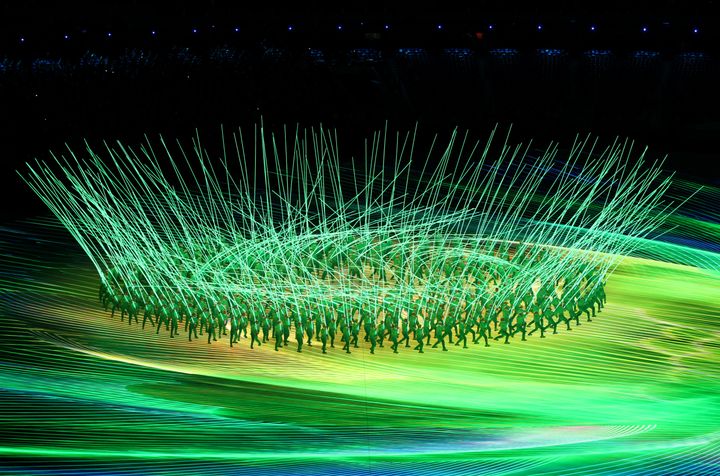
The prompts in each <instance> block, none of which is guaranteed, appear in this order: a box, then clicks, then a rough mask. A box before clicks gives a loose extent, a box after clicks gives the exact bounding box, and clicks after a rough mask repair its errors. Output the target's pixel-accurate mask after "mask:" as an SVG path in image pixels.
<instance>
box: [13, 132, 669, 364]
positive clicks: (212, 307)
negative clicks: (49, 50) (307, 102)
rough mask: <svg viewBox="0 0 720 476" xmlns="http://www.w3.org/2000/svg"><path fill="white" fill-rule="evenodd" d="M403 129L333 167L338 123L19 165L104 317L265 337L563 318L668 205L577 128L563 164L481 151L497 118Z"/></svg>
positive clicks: (637, 173)
mask: <svg viewBox="0 0 720 476" xmlns="http://www.w3.org/2000/svg"><path fill="white" fill-rule="evenodd" d="M416 132H417V131H416V130H415V131H410V132H407V133H402V134H401V133H395V134H391V133H388V132H387V129H386V130H385V131H382V132H377V133H375V134H374V135H373V136H372V137H371V138H370V139H369V140H366V142H365V153H364V157H363V159H362V160H358V159H356V158H352V159H349V160H348V159H346V160H342V159H341V158H340V153H339V147H338V141H337V134H336V133H335V132H332V131H328V130H324V129H322V128H319V129H310V130H304V129H300V128H296V129H294V130H291V131H288V129H287V128H284V129H283V130H281V131H279V133H277V134H275V133H270V132H267V131H265V130H264V128H263V127H262V126H255V127H254V128H253V129H252V130H251V131H243V130H237V131H235V132H234V133H232V134H226V133H225V132H223V133H222V147H223V153H222V154H220V157H219V158H216V159H211V158H210V156H209V155H208V154H207V152H206V151H204V150H203V149H202V147H201V145H200V142H199V139H197V138H196V139H194V140H193V147H192V152H190V151H188V150H186V149H187V147H185V148H183V147H182V145H181V143H180V142H178V143H177V144H175V145H172V146H170V145H168V144H167V143H166V142H165V141H164V140H163V139H162V138H160V139H159V141H157V142H158V143H156V144H153V143H152V142H151V141H148V142H147V143H146V144H144V145H142V146H140V147H139V148H137V149H135V148H132V147H126V146H124V145H122V144H120V143H117V144H116V145H115V146H114V147H110V146H106V150H105V151H104V153H103V154H96V153H95V152H93V151H92V150H91V149H90V148H89V147H88V148H87V150H86V152H85V154H86V157H85V158H79V157H78V156H76V154H75V153H73V152H72V151H68V153H67V154H65V155H61V156H56V155H54V154H53V155H52V157H53V160H52V161H49V163H46V162H37V161H36V163H35V164H33V165H28V167H29V170H28V171H26V172H25V173H23V174H21V175H22V176H23V179H24V180H25V181H26V183H27V184H28V185H29V186H30V187H31V188H32V189H33V190H34V191H35V192H36V193H37V195H38V196H39V197H40V198H41V199H42V200H43V201H44V202H45V203H46V204H47V206H48V207H49V208H50V210H51V211H52V212H53V213H54V214H55V215H56V216H57V218H58V219H59V220H60V221H61V222H62V223H63V224H64V225H65V226H66V227H67V229H68V230H69V232H70V233H71V234H72V235H73V237H74V238H75V239H76V240H77V242H78V243H79V244H80V246H81V247H82V248H83V249H84V250H85V252H86V253H87V255H88V256H89V257H90V259H91V260H92V262H93V264H94V265H95V267H96V268H97V270H98V273H99V275H100V281H101V285H100V293H99V295H100V300H101V302H102V303H103V305H104V306H105V308H106V309H108V310H111V312H112V314H113V316H114V315H115V314H116V313H119V314H120V317H121V319H125V318H126V317H127V319H128V322H129V324H131V325H132V324H133V323H136V324H138V325H139V324H141V323H142V327H145V325H146V323H147V322H149V323H150V324H151V325H152V326H153V330H155V332H160V331H161V330H162V329H165V330H166V331H168V332H170V335H171V336H172V337H175V336H176V335H177V334H178V333H179V332H180V331H181V329H184V331H185V332H187V333H188V338H189V339H191V340H192V339H193V337H195V338H197V337H198V332H199V333H200V335H204V334H207V339H208V342H213V341H215V340H218V339H223V338H227V339H228V340H229V342H230V345H234V344H236V343H239V342H242V341H246V343H247V344H248V345H250V346H253V345H259V344H261V343H265V342H268V341H269V342H270V343H271V345H274V348H275V350H279V349H281V348H283V347H285V346H289V345H290V346H292V347H293V349H295V348H296V347H297V349H296V350H298V351H302V348H303V344H305V345H307V344H310V345H312V342H313V340H315V341H316V342H318V343H320V342H322V351H323V352H326V349H327V344H328V343H329V344H330V348H333V347H335V338H336V333H337V334H339V335H338V340H339V342H342V343H343V344H344V345H343V349H344V350H343V351H344V352H347V353H350V352H351V349H353V348H356V347H358V342H360V343H362V342H367V345H369V346H370V349H371V351H372V352H373V353H374V351H375V348H376V346H377V345H379V346H383V342H384V341H386V340H387V341H388V342H389V343H392V346H391V347H392V349H393V351H395V352H397V350H398V346H399V344H403V345H404V347H408V346H410V345H411V343H412V346H413V348H414V349H416V350H418V351H420V352H423V347H424V345H425V344H426V343H430V342H433V341H434V343H435V346H437V345H442V348H443V350H444V349H446V343H447V344H449V343H455V344H460V343H462V344H463V347H466V346H467V341H468V337H470V341H471V342H475V343H478V342H480V340H483V341H484V344H485V345H488V338H490V339H493V338H495V339H503V340H504V342H506V343H507V342H509V341H510V339H513V338H516V337H517V338H518V340H525V339H526V335H529V334H532V333H534V332H536V331H538V333H539V334H540V337H545V333H546V331H547V332H549V331H552V332H553V333H556V332H558V326H559V325H560V328H561V330H564V329H568V330H569V329H571V328H572V327H571V324H572V325H573V326H577V325H580V317H581V316H582V315H583V314H586V315H587V319H588V320H590V319H591V317H592V316H594V315H595V313H596V309H597V311H599V310H600V309H601V308H602V307H603V305H604V303H605V299H606V296H605V291H604V284H605V281H606V278H607V275H608V274H609V273H610V272H611V271H612V270H613V269H614V267H615V266H616V264H617V263H618V260H619V259H621V258H622V257H623V256H625V255H627V254H629V253H631V252H633V251H634V250H635V249H636V248H637V247H638V243H640V242H641V241H642V240H641V238H644V237H647V236H648V235H649V234H652V233H654V232H655V231H656V230H658V228H659V226H660V225H661V224H662V222H663V220H664V219H665V218H666V217H667V216H668V215H669V214H670V213H671V212H672V211H673V210H672V209H670V205H669V204H667V203H665V202H664V201H663V195H664V194H665V192H666V191H667V189H668V187H669V185H670V177H664V178H663V176H662V175H661V170H660V168H659V166H658V165H657V164H652V165H648V164H646V163H645V162H644V161H643V155H644V153H645V152H642V154H640V156H639V157H637V156H634V155H635V154H634V153H633V151H632V144H630V143H628V142H627V141H625V142H617V141H616V142H615V143H613V144H612V145H610V146H608V147H607V148H605V149H604V150H602V151H601V152H598V151H595V148H596V145H597V144H596V141H591V140H590V139H589V138H586V139H584V140H576V142H575V144H574V145H573V147H572V148H571V149H570V151H569V153H567V154H566V155H567V156H566V157H563V158H558V150H557V147H556V146H555V145H551V146H549V147H548V148H547V149H545V151H544V152H542V153H539V154H537V155H536V156H531V155H530V154H529V153H528V150H529V147H522V146H520V145H516V146H511V145H508V144H507V143H505V144H503V145H501V146H499V147H496V148H497V149H498V150H497V151H495V152H494V153H493V154H491V153H490V151H491V150H492V147H491V145H492V138H493V135H494V131H493V133H492V134H491V135H490V136H489V138H488V139H487V141H484V142H482V143H481V142H480V141H477V142H473V141H470V140H469V139H468V134H461V133H459V132H457V131H455V132H454V133H453V134H452V135H451V137H450V139H449V141H448V142H447V143H445V144H443V145H442V146H439V145H438V140H437V138H436V139H435V140H433V141H432V145H431V146H430V147H429V150H425V151H423V153H422V154H419V153H418V151H417V150H415V145H416ZM491 155H493V156H494V158H493V157H490V156H491ZM563 326H564V327H563ZM248 329H249V331H250V334H248ZM493 332H494V333H495V335H493ZM226 336H227V337H226ZM316 348H317V347H316ZM306 349H307V347H306Z"/></svg>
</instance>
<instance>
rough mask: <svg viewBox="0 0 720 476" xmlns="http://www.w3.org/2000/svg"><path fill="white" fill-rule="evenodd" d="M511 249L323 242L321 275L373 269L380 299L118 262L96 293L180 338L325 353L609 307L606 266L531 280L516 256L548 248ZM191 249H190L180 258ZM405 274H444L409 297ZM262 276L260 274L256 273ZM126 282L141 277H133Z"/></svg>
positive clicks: (456, 340) (480, 338)
mask: <svg viewBox="0 0 720 476" xmlns="http://www.w3.org/2000/svg"><path fill="white" fill-rule="evenodd" d="M513 252H514V253H511V251H510V249H509V247H507V248H505V249H504V250H503V249H498V250H496V252H495V256H494V257H495V258H497V260H487V261H485V262H478V263H475V265H474V266H471V263H469V261H468V259H467V257H460V258H459V259H453V260H449V259H444V260H442V261H441V262H440V265H439V266H432V265H430V266H429V265H428V263H427V262H421V263H419V264H417V266H406V265H407V256H406V254H400V257H398V258H391V259H389V260H384V261H383V263H384V264H386V265H385V266H379V267H376V268H375V269H373V267H372V266H370V263H369V262H365V261H363V260H362V259H361V260H356V261H355V265H353V264H352V262H348V259H347V258H346V259H344V260H343V259H336V258H332V259H328V257H327V252H326V251H324V250H321V252H320V254H321V256H312V259H311V260H310V261H311V264H312V263H315V264H314V265H311V266H310V268H309V269H310V270H311V271H310V273H311V274H312V277H313V279H315V280H316V281H318V282H328V283H329V282H331V281H332V280H338V279H345V277H346V276H349V278H347V279H356V280H367V279H371V278H372V279H374V280H375V281H376V282H378V283H381V284H382V285H381V286H378V287H377V288H375V289H378V290H379V291H380V296H378V298H377V299H370V298H368V295H367V294H366V293H365V294H362V297H360V294H358V295H356V296H355V297H347V295H346V296H345V297H333V296H332V295H331V294H330V295H327V296H317V295H316V296H314V297H312V298H310V297H307V298H306V297H302V296H301V297H298V296H293V295H288V296H285V298H279V297H278V296H273V297H272V298H271V297H269V296H265V297H263V296H262V295H258V294H253V293H241V292H234V293H230V292H228V293H222V292H215V291H207V290H205V291H203V290H200V289H195V290H192V289H189V288H188V289H185V290H182V289H181V290H179V291H176V292H169V291H163V290H158V289H157V288H156V287H153V286H151V285H150V284H148V283H146V282H144V281H143V280H142V277H141V273H134V276H135V277H134V278H133V279H127V275H126V273H128V270H127V269H126V270H124V271H120V270H118V269H117V268H113V269H111V270H109V271H108V273H106V276H105V279H103V280H102V282H101V285H100V291H99V298H100V301H101V303H102V305H103V306H104V308H105V309H106V310H110V311H111V313H112V315H113V316H114V315H115V314H116V313H118V312H119V313H120V318H121V320H124V319H125V318H127V319H128V323H129V324H132V323H133V322H135V323H137V324H140V325H141V326H142V327H143V328H145V326H146V325H147V324H148V323H149V324H150V325H151V326H152V327H153V328H154V329H155V331H156V333H159V332H160V331H161V330H162V329H165V330H166V331H168V332H169V333H170V337H173V338H174V337H175V336H177V335H178V333H179V329H180V327H181V326H182V327H183V329H184V331H185V332H187V334H188V340H190V341H192V340H193V338H194V339H199V338H200V336H203V337H205V336H206V337H207V342H208V343H211V342H214V341H218V340H219V339H223V338H225V337H227V338H228V341H229V344H230V346H231V347H233V346H235V345H236V344H239V343H240V342H241V341H243V340H244V341H247V342H248V344H249V346H250V348H254V347H255V346H256V345H257V346H260V345H263V344H266V345H267V344H268V343H269V344H270V345H273V346H274V349H275V350H276V351H279V350H280V349H281V348H284V347H288V346H292V347H295V350H296V351H297V352H302V351H303V348H304V346H313V342H315V343H316V345H319V346H320V347H321V349H322V353H323V354H325V353H327V351H328V347H329V348H335V346H336V341H337V342H338V346H342V350H343V351H344V352H346V353H351V352H352V350H351V349H357V348H359V347H360V343H361V342H365V343H367V346H369V350H370V353H371V354H374V353H375V351H376V349H377V348H378V347H380V348H384V347H386V344H388V345H389V348H390V349H391V350H392V351H393V352H394V353H397V352H398V349H399V348H400V347H401V346H402V347H403V348H412V349H413V350H416V351H418V352H420V353H423V352H424V348H425V346H430V345H431V346H432V348H437V347H441V348H442V350H443V351H447V350H448V345H449V344H453V345H455V346H462V347H463V348H467V347H468V342H470V343H473V344H477V343H480V342H483V343H484V345H485V346H489V345H490V342H491V341H493V340H502V341H503V342H504V343H505V344H509V343H510V339H513V338H516V337H518V336H519V337H520V340H521V341H525V340H526V338H527V336H529V335H533V334H534V333H536V332H537V333H539V335H540V338H545V337H546V333H550V332H552V333H553V334H557V333H558V327H560V329H561V330H562V326H565V329H566V330H571V329H572V326H579V325H581V321H580V319H581V317H582V316H583V314H584V315H586V317H587V321H591V320H592V318H593V317H595V315H596V313H597V312H600V310H601V309H602V308H603V307H604V304H605V302H606V294H605V283H604V281H603V279H602V277H601V276H600V275H601V274H602V269H600V268H599V267H598V268H596V267H593V266H586V267H583V266H572V267H569V268H570V269H569V270H567V271H565V272H564V273H563V274H562V275H561V276H557V275H556V276H554V277H551V278H544V279H543V277H541V276H538V277H536V278H535V279H534V280H533V281H532V282H526V283H519V282H518V280H517V279H514V273H515V272H516V270H517V269H518V265H520V264H522V263H523V262H525V263H526V264H527V260H528V259H532V260H534V261H535V262H540V261H541V259H542V258H543V257H544V256H543V255H542V254H541V253H542V251H541V252H540V253H538V254H537V255H536V256H535V257H533V258H530V257H528V256H520V248H517V247H516V248H515V249H513ZM503 253H504V255H503ZM523 254H524V253H523ZM528 254H529V253H528ZM344 256H346V257H347V256H350V255H349V254H348V253H346V254H345V255H344ZM385 256H387V255H385ZM428 256H431V255H428ZM186 257H187V256H185V253H183V255H181V256H180V257H179V258H178V259H179V261H182V259H184V258H186ZM229 261H230V260H226V263H227V262H229ZM368 261H371V258H368ZM375 262H376V263H377V261H375ZM318 263H319V264H318ZM389 263H395V267H396V269H398V270H403V269H411V270H412V272H413V275H412V276H406V275H405V273H403V272H395V273H392V271H391V274H390V276H388V275H387V273H386V272H383V271H380V270H379V269H378V268H382V269H385V270H387V269H388V268H390V269H391V268H392V266H388V265H387V264H389ZM503 263H504V265H503ZM510 264H512V265H513V266H510ZM368 269H369V270H370V272H368ZM129 272H130V273H133V271H132V270H130V271H129ZM415 273H417V274H415ZM263 275H267V274H266V273H264V274H263ZM338 275H341V276H338ZM406 277H407V280H408V281H410V280H411V279H413V277H415V278H416V279H425V280H426V281H427V280H430V279H434V280H435V281H438V279H440V278H443V279H445V281H444V285H442V286H431V285H426V286H424V287H418V288H417V289H418V292H416V293H413V294H411V295H407V294H404V297H403V298H402V299H400V298H398V297H397V296H393V292H392V289H393V284H395V285H397V284H398V283H400V282H402V281H403V280H404V279H405V278H406ZM258 278H262V276H254V277H252V279H258ZM248 279H251V278H248ZM129 282H132V283H134V284H133V285H127V284H126V283H129ZM138 283H141V284H142V285H138ZM388 285H390V286H388ZM383 286H385V287H383ZM387 288H389V290H388V289H387ZM278 289H281V288H278ZM398 289H399V288H398ZM293 338H294V339H293Z"/></svg>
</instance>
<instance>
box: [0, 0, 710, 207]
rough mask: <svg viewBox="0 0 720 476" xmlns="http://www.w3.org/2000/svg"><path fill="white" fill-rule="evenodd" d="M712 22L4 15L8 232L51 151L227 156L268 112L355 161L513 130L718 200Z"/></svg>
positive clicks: (378, 8) (584, 9)
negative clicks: (636, 152) (225, 139)
mask: <svg viewBox="0 0 720 476" xmlns="http://www.w3.org/2000/svg"><path fill="white" fill-rule="evenodd" d="M719 18H720V17H718V15H717V9H716V5H715V2H713V1H700V2H692V1H691V2H684V1H656V2H593V1H591V2H554V3H549V2H545V3H544V4H535V6H534V7H532V8H527V7H524V6H522V4H521V3H520V2H495V3H492V2H473V6H472V7H467V6H462V5H460V4H453V3H452V2H442V3H438V4H437V5H435V6H432V5H431V6H430V7H428V8H423V9H419V8H418V7H415V8H410V7H401V6H388V5H386V4H384V3H381V2H368V3H363V5H362V6H337V5H335V6H330V7H328V6H326V5H324V4H320V3H317V2H297V3H296V4H295V5H294V6H292V7H289V8H280V7H277V6H275V5H274V4H272V5H271V4H270V2H267V5H265V4H263V5H257V4H255V5H253V6H252V7H250V6H244V5H243V2H219V1H215V2H199V1H197V2H190V1H182V2H176V3H175V4H172V5H170V4H167V3H164V4H162V5H160V4H158V5H147V4H146V2H141V1H130V2H109V3H103V2H94V3H66V2H59V3H56V4H52V5H47V4H45V3H44V2H36V1H29V2H28V1H25V2H5V3H3V4H2V5H0V144H1V145H2V147H1V148H0V160H1V161H2V168H3V172H4V173H3V174H2V179H0V187H1V188H2V190H3V194H4V195H5V199H4V201H3V207H2V217H0V218H5V219H9V218H19V217H24V216H28V215H33V214H37V213H43V212H44V207H43V205H42V203H41V202H40V201H39V200H38V199H37V198H35V197H34V196H33V195H32V193H31V192H29V191H28V190H27V189H26V188H25V186H24V184H22V182H21V181H20V179H19V177H18V176H17V174H16V173H15V170H16V169H18V168H22V167H23V164H24V163H25V162H26V161H30V160H33V159H34V158H41V159H44V158H48V157H49V154H48V150H49V149H53V150H55V151H61V150H62V149H63V147H64V144H65V143H68V144H69V145H71V146H72V147H73V148H74V149H78V150H79V149H82V148H83V139H87V140H88V141H89V142H90V143H91V144H92V145H93V146H95V147H96V148H97V149H101V148H102V141H103V140H115V139H120V140H122V141H123V142H127V143H130V144H133V143H138V142H141V141H143V135H144V134H148V135H149V136H151V137H156V136H157V134H159V133H162V134H163V135H165V136H166V137H170V138H175V137H180V138H190V137H191V136H192V135H193V134H194V131H195V129H198V130H199V131H200V133H201V136H202V137H203V138H204V139H205V140H204V143H205V145H206V146H207V147H208V148H209V149H210V152H211V153H212V152H217V153H219V152H220V149H219V146H218V144H217V139H218V138H219V130H220V124H223V125H224V127H226V128H233V127H237V126H246V125H250V124H252V123H254V122H255V121H257V120H259V118H260V116H262V117H263V120H264V121H265V123H266V125H267V126H270V127H276V126H280V125H282V124H284V123H288V124H291V125H293V124H295V123H298V122H299V123H300V124H302V125H308V126H311V125H316V124H317V123H320V122H322V123H323V125H325V126H329V127H338V128H339V131H340V135H341V151H342V152H343V153H344V154H347V155H348V156H349V155H356V156H358V155H360V154H361V151H362V139H363V138H364V137H366V136H367V135H368V134H370V133H371V132H372V131H374V130H376V129H380V128H382V127H383V126H384V122H385V121H386V120H388V121H389V124H390V127H391V128H400V129H405V128H408V127H412V126H413V125H414V124H415V122H416V121H418V122H419V124H420V132H421V134H422V135H423V137H426V136H430V135H432V134H433V133H435V132H440V133H442V134H446V133H449V132H450V131H451V130H452V128H453V127H455V126H460V127H463V128H469V129H471V130H472V131H473V133H474V134H475V136H476V137H479V138H484V137H486V136H487V134H488V133H489V132H490V130H491V129H492V127H494V126H495V125H496V124H499V125H500V128H501V129H502V130H507V127H508V126H510V124H512V127H513V132H512V138H513V139H514V141H517V142H520V141H522V142H526V141H527V140H528V139H531V138H532V139H534V144H536V145H537V146H538V147H544V146H545V145H547V143H548V142H549V141H550V140H557V141H560V143H561V145H564V146H565V147H569V146H570V144H571V141H572V139H573V138H574V136H575V135H576V134H577V133H580V134H583V135H585V134H587V133H588V132H592V133H594V134H597V135H599V136H600V138H601V143H602V144H608V143H610V142H611V141H612V140H613V139H614V138H616V137H621V138H625V137H629V138H631V139H634V140H635V142H636V144H637V145H638V146H645V145H648V146H649V147H650V152H649V154H650V155H649V157H650V158H662V157H664V156H665V155H666V154H668V155H669V158H668V162H667V166H666V167H667V168H668V169H671V170H677V171H679V172H680V174H681V175H683V176H687V177H689V178H693V179H697V180H699V181H701V182H705V183H715V184H718V182H719V180H718V177H720V175H719V174H718V173H717V170H718V169H719V168H720V167H719V166H718V161H719V160H720V157H719V155H718V153H717V150H718V149H717V143H718V138H720V92H719V91H718V88H719V85H720V59H719V55H720V48H719V47H718V46H719V45H720V21H719ZM538 25H541V28H540V29H539V28H538ZM438 26H441V28H438ZM290 27H292V29H290ZM339 27H340V28H339ZM593 27H594V29H593ZM643 28H645V29H646V31H643ZM193 30H195V31H193ZM153 32H154V33H153ZM444 137H447V136H446V135H445V136H444Z"/></svg>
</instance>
